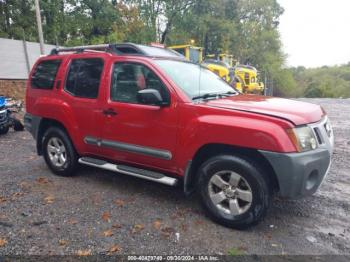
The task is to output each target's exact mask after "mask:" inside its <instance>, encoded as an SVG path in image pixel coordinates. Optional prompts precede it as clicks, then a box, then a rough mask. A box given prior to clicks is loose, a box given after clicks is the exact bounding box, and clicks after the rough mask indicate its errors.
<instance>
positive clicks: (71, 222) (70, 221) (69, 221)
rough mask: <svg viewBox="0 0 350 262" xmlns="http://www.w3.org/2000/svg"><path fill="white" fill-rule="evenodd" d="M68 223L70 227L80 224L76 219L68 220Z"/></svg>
mask: <svg viewBox="0 0 350 262" xmlns="http://www.w3.org/2000/svg"><path fill="white" fill-rule="evenodd" d="M67 223H68V224H70V225H75V224H78V220H76V219H74V218H71V219H69V220H68V222H67Z"/></svg>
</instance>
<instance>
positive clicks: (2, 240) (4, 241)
mask: <svg viewBox="0 0 350 262" xmlns="http://www.w3.org/2000/svg"><path fill="white" fill-rule="evenodd" d="M6 244H7V240H6V239H4V238H0V247H3V246H5V245H6Z"/></svg>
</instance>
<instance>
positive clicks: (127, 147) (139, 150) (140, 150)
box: [84, 136, 173, 160]
mask: <svg viewBox="0 0 350 262" xmlns="http://www.w3.org/2000/svg"><path fill="white" fill-rule="evenodd" d="M84 142H85V143H86V144H88V145H93V146H98V147H105V148H110V149H114V150H119V151H125V152H129V153H134V154H141V155H145V156H151V157H156V158H160V159H165V160H171V159H172V157H173V156H172V154H171V152H170V151H167V150H162V149H155V148H151V147H145V146H138V145H132V144H127V143H123V142H118V141H112V140H104V139H99V138H95V137H90V136H87V137H85V138H84Z"/></svg>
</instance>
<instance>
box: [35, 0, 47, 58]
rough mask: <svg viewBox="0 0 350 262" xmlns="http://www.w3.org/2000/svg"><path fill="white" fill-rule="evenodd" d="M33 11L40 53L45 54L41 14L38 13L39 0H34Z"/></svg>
mask: <svg viewBox="0 0 350 262" xmlns="http://www.w3.org/2000/svg"><path fill="white" fill-rule="evenodd" d="M35 13H36V22H37V24H38V34H39V42H40V53H41V54H42V55H43V54H45V49H44V35H43V27H42V25H41V14H40V6H39V0H35Z"/></svg>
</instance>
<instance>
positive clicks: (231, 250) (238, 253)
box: [227, 248, 244, 256]
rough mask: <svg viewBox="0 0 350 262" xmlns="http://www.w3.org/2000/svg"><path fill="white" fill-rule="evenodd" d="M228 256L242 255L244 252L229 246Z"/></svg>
mask: <svg viewBox="0 0 350 262" xmlns="http://www.w3.org/2000/svg"><path fill="white" fill-rule="evenodd" d="M227 254H228V255H229V256H243V255H244V252H243V251H242V250H240V249H238V248H231V249H229V250H228V251H227Z"/></svg>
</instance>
